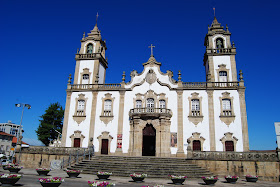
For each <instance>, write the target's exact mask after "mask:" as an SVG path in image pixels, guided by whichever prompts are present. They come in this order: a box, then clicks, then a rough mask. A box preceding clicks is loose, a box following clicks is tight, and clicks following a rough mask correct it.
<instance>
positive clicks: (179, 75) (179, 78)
mask: <svg viewBox="0 0 280 187" xmlns="http://www.w3.org/2000/svg"><path fill="white" fill-rule="evenodd" d="M181 79H182V77H181V70H179V72H178V80H179V81H181Z"/></svg>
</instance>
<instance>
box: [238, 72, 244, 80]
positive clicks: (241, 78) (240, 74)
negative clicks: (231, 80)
mask: <svg viewBox="0 0 280 187" xmlns="http://www.w3.org/2000/svg"><path fill="white" fill-rule="evenodd" d="M239 79H240V81H241V82H243V81H244V80H243V73H242V70H239Z"/></svg>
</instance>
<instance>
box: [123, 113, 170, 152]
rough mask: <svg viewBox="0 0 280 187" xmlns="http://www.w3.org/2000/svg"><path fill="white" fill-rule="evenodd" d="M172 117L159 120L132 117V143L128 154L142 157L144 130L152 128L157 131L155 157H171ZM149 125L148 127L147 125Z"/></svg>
mask: <svg viewBox="0 0 280 187" xmlns="http://www.w3.org/2000/svg"><path fill="white" fill-rule="evenodd" d="M170 117H171V116H164V115H163V116H160V117H159V118H156V119H152V118H150V119H149V118H148V119H147V118H141V116H132V117H131V120H130V141H129V150H128V153H129V155H130V156H142V155H143V153H142V149H143V129H144V128H145V127H146V126H150V125H151V126H152V127H153V128H154V129H155V131H156V135H155V136H156V137H155V139H156V140H155V156H156V157H169V156H170V154H171V152H170V124H171V121H170ZM147 124H148V125H147Z"/></svg>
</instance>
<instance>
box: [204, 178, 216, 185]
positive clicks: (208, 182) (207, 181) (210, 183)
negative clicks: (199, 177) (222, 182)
mask: <svg viewBox="0 0 280 187" xmlns="http://www.w3.org/2000/svg"><path fill="white" fill-rule="evenodd" d="M203 181H204V182H205V184H206V185H214V184H215V183H216V182H217V179H211V180H208V179H203Z"/></svg>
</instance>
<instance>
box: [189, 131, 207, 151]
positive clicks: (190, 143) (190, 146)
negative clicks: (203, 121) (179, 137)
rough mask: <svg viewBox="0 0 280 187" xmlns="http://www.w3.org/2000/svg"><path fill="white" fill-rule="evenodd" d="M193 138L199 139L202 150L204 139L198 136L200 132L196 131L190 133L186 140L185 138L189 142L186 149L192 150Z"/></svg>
mask: <svg viewBox="0 0 280 187" xmlns="http://www.w3.org/2000/svg"><path fill="white" fill-rule="evenodd" d="M194 140H199V141H200V145H201V151H203V143H204V141H205V138H203V137H202V136H200V133H198V132H194V133H192V136H191V137H189V138H188V140H187V142H188V144H189V145H188V149H190V150H193V141H194Z"/></svg>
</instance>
